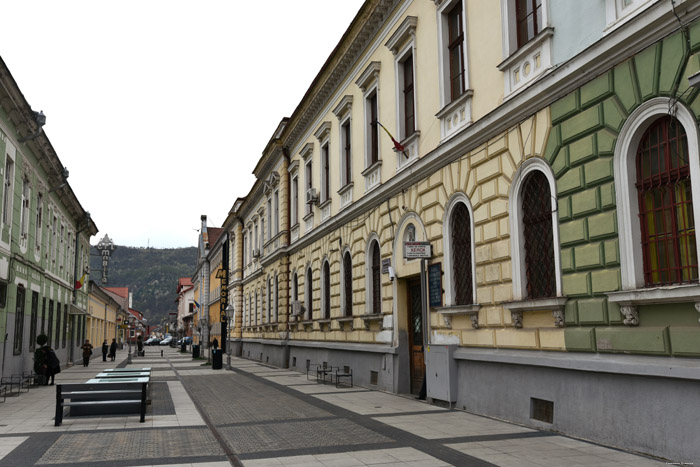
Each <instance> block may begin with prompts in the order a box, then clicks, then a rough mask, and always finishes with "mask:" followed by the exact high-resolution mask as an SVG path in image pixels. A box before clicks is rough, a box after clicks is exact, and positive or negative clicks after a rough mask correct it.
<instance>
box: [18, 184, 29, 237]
mask: <svg viewBox="0 0 700 467" xmlns="http://www.w3.org/2000/svg"><path fill="white" fill-rule="evenodd" d="M28 235H29V180H27V179H24V180H22V207H21V210H20V212H19V241H20V245H22V246H23V247H24V248H26V246H27V237H28Z"/></svg>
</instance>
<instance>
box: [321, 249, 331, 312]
mask: <svg viewBox="0 0 700 467" xmlns="http://www.w3.org/2000/svg"><path fill="white" fill-rule="evenodd" d="M321 306H322V310H323V313H322V316H321V319H330V318H331V266H330V264H329V263H328V261H324V262H323V303H322V304H321Z"/></svg>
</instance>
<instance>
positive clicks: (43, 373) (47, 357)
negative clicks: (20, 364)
mask: <svg viewBox="0 0 700 467" xmlns="http://www.w3.org/2000/svg"><path fill="white" fill-rule="evenodd" d="M36 342H37V344H39V345H40V347H39V348H38V349H36V350H35V351H34V372H35V373H36V374H37V375H39V376H40V377H41V378H40V380H39V381H40V384H42V385H44V386H46V385H48V384H49V379H50V380H51V384H52V385H53V382H54V378H55V376H56V373H60V372H61V362H60V361H59V360H58V357H57V356H56V353H55V352H54V351H53V349H52V348H51V347H49V345H48V337H46V334H40V335H39V336H38V337H37V339H36Z"/></svg>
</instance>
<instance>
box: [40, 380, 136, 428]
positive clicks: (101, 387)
mask: <svg viewBox="0 0 700 467" xmlns="http://www.w3.org/2000/svg"><path fill="white" fill-rule="evenodd" d="M147 386H148V383H123V382H122V383H120V382H114V383H111V382H110V383H78V384H57V385H56V418H55V422H54V426H61V423H62V422H63V409H64V408H65V407H69V408H71V415H81V414H82V415H99V414H108V413H139V414H140V415H141V419H140V422H141V423H144V422H145V421H146V401H147V398H146V394H147ZM73 408H76V409H78V410H76V411H73ZM80 409H82V410H80ZM110 409H111V410H110ZM81 412H82V413H81Z"/></svg>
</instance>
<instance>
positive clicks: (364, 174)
mask: <svg viewBox="0 0 700 467" xmlns="http://www.w3.org/2000/svg"><path fill="white" fill-rule="evenodd" d="M381 166H382V160H381V159H379V160H378V161H377V162H375V163H374V164H372V165H370V166H369V167H367V168H366V169H365V170H363V171H362V175H363V176H365V177H366V176H367V175H369V174H370V173H371V172H372V171H373V170H375V169H376V168H377V167H381Z"/></svg>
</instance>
